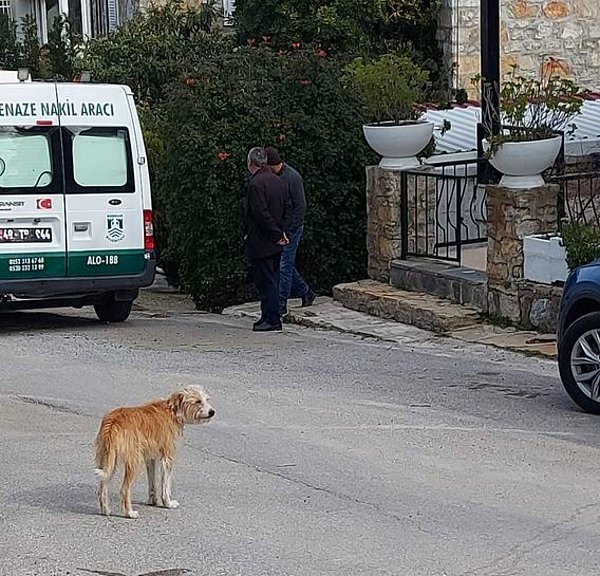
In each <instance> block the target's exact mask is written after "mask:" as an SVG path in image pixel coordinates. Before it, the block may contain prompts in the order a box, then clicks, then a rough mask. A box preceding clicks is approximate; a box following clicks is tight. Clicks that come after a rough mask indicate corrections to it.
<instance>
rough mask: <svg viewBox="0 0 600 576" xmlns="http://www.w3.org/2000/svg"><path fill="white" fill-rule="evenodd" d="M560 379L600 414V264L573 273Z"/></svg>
mask: <svg viewBox="0 0 600 576" xmlns="http://www.w3.org/2000/svg"><path fill="white" fill-rule="evenodd" d="M557 342H558V364H559V370H560V378H561V380H562V383H563V385H564V387H565V390H566V391H567V393H568V394H569V396H571V398H572V399H573V400H574V401H575V402H576V403H577V404H578V405H579V406H580V407H581V408H583V409H584V410H586V411H587V412H592V413H593V414H600V260H597V261H596V262H592V263H591V264H587V265H585V266H581V267H579V268H576V269H575V270H573V271H572V272H571V273H570V274H569V277H568V278H567V281H566V282H565V286H564V289H563V294H562V299H561V302H560V310H559V314H558V327H557Z"/></svg>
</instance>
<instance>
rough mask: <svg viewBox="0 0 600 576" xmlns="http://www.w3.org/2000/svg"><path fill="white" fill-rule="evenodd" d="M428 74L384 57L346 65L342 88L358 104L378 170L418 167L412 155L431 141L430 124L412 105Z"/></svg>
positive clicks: (421, 93)
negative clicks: (354, 95)
mask: <svg viewBox="0 0 600 576" xmlns="http://www.w3.org/2000/svg"><path fill="white" fill-rule="evenodd" d="M428 78H429V74H428V73H427V71H426V70H423V69H422V68H421V67H419V66H418V65H417V64H415V63H414V62H413V61H412V60H411V59H410V58H408V57H406V56H401V55H398V54H385V55H384V56H381V57H380V58H379V59H377V60H374V61H367V60H364V59H363V58H357V59H355V60H354V61H353V62H352V63H351V64H349V65H348V66H347V67H346V69H345V71H344V76H343V82H344V84H345V85H346V86H348V87H349V88H351V89H353V90H354V91H355V92H356V93H357V95H358V96H359V98H360V99H361V100H362V102H363V105H364V109H365V120H366V123H365V124H364V125H363V132H364V135H365V139H366V140H367V143H368V144H369V146H371V148H373V150H375V152H377V153H378V154H379V155H380V156H382V159H381V162H380V163H379V166H380V167H382V168H386V169H388V170H401V169H405V168H411V167H415V166H418V165H419V161H418V160H417V157H416V155H417V154H418V153H419V152H421V151H422V150H423V149H424V148H425V147H426V146H427V145H428V144H429V142H430V141H431V138H432V136H433V128H434V124H433V122H429V121H424V120H420V117H421V112H420V111H419V110H418V109H417V108H416V104H417V103H418V102H419V101H420V100H421V99H422V98H423V96H424V94H425V88H426V86H427V81H428Z"/></svg>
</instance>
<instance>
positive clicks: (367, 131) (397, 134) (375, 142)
mask: <svg viewBox="0 0 600 576" xmlns="http://www.w3.org/2000/svg"><path fill="white" fill-rule="evenodd" d="M433 126H434V124H433V122H428V121H423V120H419V121H416V122H410V123H407V124H366V125H364V126H363V133H364V135H365V139H366V141H367V143H368V144H369V146H370V147H371V148H373V150H375V152H377V154H379V155H380V156H383V158H382V159H381V162H379V166H380V167H381V168H385V169H386V170H405V169H408V168H415V167H416V166H419V165H420V163H419V160H418V159H417V154H418V153H419V152H420V151H421V150H423V148H425V146H427V144H429V141H430V140H431V137H432V136H433Z"/></svg>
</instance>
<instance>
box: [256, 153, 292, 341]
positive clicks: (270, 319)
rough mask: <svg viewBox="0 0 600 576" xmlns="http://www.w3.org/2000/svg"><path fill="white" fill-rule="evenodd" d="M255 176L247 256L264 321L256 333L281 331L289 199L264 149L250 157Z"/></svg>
mask: <svg viewBox="0 0 600 576" xmlns="http://www.w3.org/2000/svg"><path fill="white" fill-rule="evenodd" d="M248 171H249V172H250V174H251V177H250V183H249V184H248V192H247V196H246V226H247V236H246V254H247V256H248V258H249V259H250V262H251V265H252V274H253V276H254V282H255V284H256V288H257V290H258V293H259V296H260V306H261V317H260V320H259V321H258V322H256V323H255V324H254V326H253V330H254V331H255V332H271V331H276V330H281V315H280V314H279V265H280V260H281V252H282V250H283V246H285V245H286V244H287V243H288V238H287V236H286V230H287V218H288V217H289V197H288V194H287V191H286V189H285V186H284V185H283V182H281V180H280V179H279V177H277V176H275V174H273V173H272V172H271V170H269V168H268V167H267V154H266V152H265V150H264V149H263V148H253V149H252V150H250V152H249V153H248Z"/></svg>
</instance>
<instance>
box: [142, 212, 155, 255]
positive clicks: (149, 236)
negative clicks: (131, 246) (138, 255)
mask: <svg viewBox="0 0 600 576" xmlns="http://www.w3.org/2000/svg"><path fill="white" fill-rule="evenodd" d="M144 248H145V249H146V250H154V225H153V224H152V210H144Z"/></svg>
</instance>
